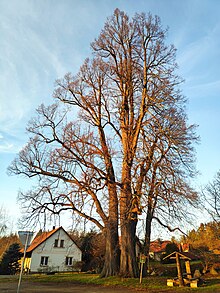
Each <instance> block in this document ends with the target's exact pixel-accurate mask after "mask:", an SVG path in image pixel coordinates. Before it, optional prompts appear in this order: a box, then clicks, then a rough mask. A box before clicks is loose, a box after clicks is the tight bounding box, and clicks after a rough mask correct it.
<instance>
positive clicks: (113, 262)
mask: <svg viewBox="0 0 220 293" xmlns="http://www.w3.org/2000/svg"><path fill="white" fill-rule="evenodd" d="M112 179H114V176H112ZM108 190H109V217H108V221H107V223H106V224H105V232H106V234H105V235H106V249H105V263H104V267H103V269H102V272H101V277H109V276H115V275H118V273H119V260H120V249H119V238H118V197H117V192H116V188H115V184H114V180H113V183H110V184H109V186H108Z"/></svg>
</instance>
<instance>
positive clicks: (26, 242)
mask: <svg viewBox="0 0 220 293" xmlns="http://www.w3.org/2000/svg"><path fill="white" fill-rule="evenodd" d="M28 238H29V233H27V235H26V241H25V246H24V257H23V259H22V263H21V271H20V275H19V281H18V288H17V293H19V291H20V286H21V278H22V273H23V269H24V262H25V256H26V251H27V245H28Z"/></svg>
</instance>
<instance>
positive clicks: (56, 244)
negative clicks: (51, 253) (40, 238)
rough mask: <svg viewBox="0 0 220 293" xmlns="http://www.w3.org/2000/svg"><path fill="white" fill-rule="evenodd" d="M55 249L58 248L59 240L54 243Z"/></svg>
mask: <svg viewBox="0 0 220 293" xmlns="http://www.w3.org/2000/svg"><path fill="white" fill-rule="evenodd" d="M54 247H58V239H55V241H54Z"/></svg>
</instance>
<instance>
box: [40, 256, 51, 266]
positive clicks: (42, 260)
mask: <svg viewBox="0 0 220 293" xmlns="http://www.w3.org/2000/svg"><path fill="white" fill-rule="evenodd" d="M48 262H49V256H41V258H40V265H41V266H42V267H47V266H48Z"/></svg>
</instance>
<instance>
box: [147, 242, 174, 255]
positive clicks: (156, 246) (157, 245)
mask: <svg viewBox="0 0 220 293" xmlns="http://www.w3.org/2000/svg"><path fill="white" fill-rule="evenodd" d="M168 243H171V242H170V241H169V240H165V241H158V240H155V241H152V242H151V243H150V252H154V253H159V252H164V251H165V250H166V246H167V244H168Z"/></svg>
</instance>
